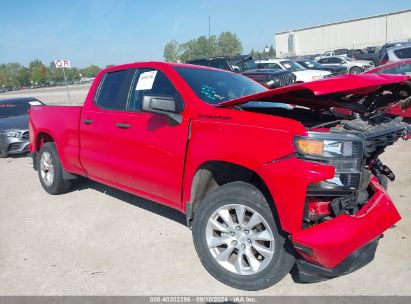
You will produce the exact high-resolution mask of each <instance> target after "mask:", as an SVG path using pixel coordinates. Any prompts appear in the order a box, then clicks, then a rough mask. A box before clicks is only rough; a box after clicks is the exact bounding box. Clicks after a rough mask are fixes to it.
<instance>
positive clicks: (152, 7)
mask: <svg viewBox="0 0 411 304" xmlns="http://www.w3.org/2000/svg"><path fill="white" fill-rule="evenodd" d="M409 8H411V1H409V0H389V1H387V0H379V1H376V0H362V1H360V0H344V1H330V0H327V1H324V0H312V1H303V0H293V1H276V0H269V1H266V0H258V1H250V0H248V1H244V0H236V1H235V0H220V1H218V0H208V1H206V0H202V1H201V0H191V1H190V0H184V1H183V0H174V1H172V0H169V1H167V0H151V1H147V0H146V1H141V0H60V1H55V0H35V1H30V0H0V63H7V62H18V63H21V64H24V65H28V63H29V62H30V61H32V60H33V59H40V60H42V61H43V63H45V64H48V63H49V62H51V61H53V60H57V59H69V60H70V61H71V64H72V66H76V67H85V66H88V65H90V64H97V65H99V66H100V67H105V66H106V65H108V64H121V63H127V62H135V61H148V60H163V50H164V45H165V44H166V43H167V42H168V41H170V40H172V39H175V40H177V41H178V42H180V43H183V42H185V41H188V40H190V39H194V38H197V37H199V36H201V35H208V16H210V17H211V34H212V35H213V34H214V35H218V34H219V33H221V32H223V31H231V32H233V33H236V34H237V36H238V37H239V38H240V40H241V42H242V44H243V49H244V52H243V53H249V52H250V51H251V49H255V50H262V49H263V48H264V47H265V45H274V34H275V33H276V32H281V31H286V30H290V29H296V28H301V27H307V26H313V25H319V24H324V23H330V22H336V21H342V20H348V19H352V18H360V17H366V16H372V15H376V14H383V13H388V12H393V11H399V10H403V9H409ZM410 30H411V29H410Z"/></svg>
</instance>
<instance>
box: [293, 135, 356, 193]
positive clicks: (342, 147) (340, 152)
mask: <svg viewBox="0 0 411 304" xmlns="http://www.w3.org/2000/svg"><path fill="white" fill-rule="evenodd" d="M295 147H296V149H297V152H298V154H299V156H300V157H301V158H304V159H307V160H311V161H317V162H322V163H326V164H329V165H332V166H334V167H335V175H334V177H333V178H331V179H328V180H325V181H321V182H318V183H313V184H311V185H310V187H309V191H314V192H317V191H318V194H321V193H324V190H328V191H329V192H333V191H352V190H357V189H358V188H359V185H360V181H361V171H362V159H363V150H364V143H363V141H362V140H361V138H359V137H357V136H355V135H351V134H335V133H321V132H309V133H308V136H298V137H296V138H295Z"/></svg>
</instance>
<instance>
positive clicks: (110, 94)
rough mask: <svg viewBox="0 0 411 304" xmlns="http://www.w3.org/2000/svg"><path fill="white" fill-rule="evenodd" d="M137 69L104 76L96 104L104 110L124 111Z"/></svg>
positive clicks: (109, 73) (114, 72)
mask: <svg viewBox="0 0 411 304" xmlns="http://www.w3.org/2000/svg"><path fill="white" fill-rule="evenodd" d="M134 73H135V69H127V70H120V71H113V72H108V73H107V74H105V75H104V76H103V79H102V80H101V83H100V88H99V90H98V93H97V95H96V98H95V101H94V102H95V104H96V105H97V106H98V107H100V108H103V109H111V110H124V109H125V108H126V104H127V99H128V96H129V93H130V85H131V82H132V80H133V76H134Z"/></svg>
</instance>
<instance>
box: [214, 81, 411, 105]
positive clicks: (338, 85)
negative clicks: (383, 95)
mask: <svg viewBox="0 0 411 304" xmlns="http://www.w3.org/2000/svg"><path fill="white" fill-rule="evenodd" d="M402 86H404V87H407V88H408V89H409V88H411V78H410V77H409V76H402V75H385V74H361V75H345V76H338V77H334V78H330V79H325V80H319V81H312V82H307V83H300V84H294V85H290V86H286V87H281V88H278V89H273V90H268V91H264V92H260V93H257V94H253V95H248V96H243V97H240V98H236V99H232V100H228V101H224V102H222V103H219V104H218V106H219V107H232V106H235V105H240V104H244V103H247V102H250V101H266V102H281V103H288V104H293V105H299V106H304V107H309V108H317V109H329V108H332V107H343V108H347V109H351V110H354V111H355V110H359V111H367V110H368V109H367V108H366V107H365V106H363V105H361V104H359V103H360V100H361V99H362V98H363V97H364V96H366V95H369V94H371V93H374V92H382V91H385V90H387V91H391V90H393V89H394V88H396V89H397V90H398V89H399V88H401V87H402ZM382 106H386V105H381V107H382Z"/></svg>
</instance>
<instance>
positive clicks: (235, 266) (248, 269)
mask: <svg viewBox="0 0 411 304" xmlns="http://www.w3.org/2000/svg"><path fill="white" fill-rule="evenodd" d="M205 233H206V242H207V246H208V249H209V250H210V253H211V255H212V256H213V258H214V259H215V261H216V262H217V263H218V264H219V265H220V266H222V267H223V268H225V269H226V270H228V271H230V272H233V273H235V274H238V275H251V274H256V273H259V272H260V271H262V270H263V269H264V268H266V267H267V265H268V264H269V263H270V261H271V260H272V257H273V254H274V250H275V243H274V237H273V233H272V231H271V228H270V226H269V225H268V223H267V221H266V220H265V219H264V218H263V217H262V216H261V215H260V214H259V213H258V212H257V211H255V210H254V209H252V208H250V207H247V206H244V205H240V204H230V205H225V206H222V207H220V208H219V209H217V210H216V211H214V212H213V213H212V215H211V216H210V218H209V219H208V222H207V226H206V231H205Z"/></svg>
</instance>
